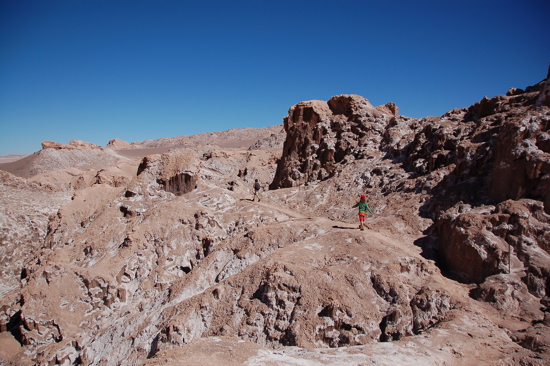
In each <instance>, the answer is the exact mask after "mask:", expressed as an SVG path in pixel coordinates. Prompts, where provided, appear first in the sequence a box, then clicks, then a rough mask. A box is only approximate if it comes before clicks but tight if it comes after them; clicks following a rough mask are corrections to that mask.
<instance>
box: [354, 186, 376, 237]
mask: <svg viewBox="0 0 550 366" xmlns="http://www.w3.org/2000/svg"><path fill="white" fill-rule="evenodd" d="M355 207H359V229H361V230H365V229H364V226H363V223H364V222H365V216H367V211H368V212H370V213H371V214H372V215H374V212H372V210H371V209H370V207H369V204H368V203H367V196H365V195H364V194H362V195H361V199H360V200H359V202H357V203H356V204H355V205H354V206H353V207H352V208H355Z"/></svg>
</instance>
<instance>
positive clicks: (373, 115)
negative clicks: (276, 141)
mask: <svg viewBox="0 0 550 366" xmlns="http://www.w3.org/2000/svg"><path fill="white" fill-rule="evenodd" d="M397 111H398V109H397V107H396V106H395V104H393V103H389V104H387V105H385V106H380V107H376V108H375V107H373V106H372V105H371V104H370V102H369V101H368V100H367V99H365V98H363V97H361V96H358V95H339V96H335V97H332V98H331V99H330V100H329V101H328V102H324V101H318V100H314V101H309V102H302V103H298V104H296V105H294V106H292V107H291V108H290V110H289V111H288V116H287V117H285V119H284V128H285V131H286V133H287V138H286V140H285V143H284V146H283V155H282V157H281V161H280V163H279V165H278V167H277V172H276V174H275V178H274V180H273V182H272V183H271V185H270V188H271V189H276V188H286V187H293V186H296V185H300V184H304V183H308V182H312V181H319V180H323V179H326V178H330V177H332V176H333V175H334V174H335V168H336V166H335V165H336V164H338V163H341V162H345V159H346V158H348V159H349V158H365V157H366V155H365V154H366V151H365V147H366V146H368V145H369V144H370V145H372V144H374V145H378V144H379V143H380V140H381V136H382V132H383V127H384V126H385V125H386V124H387V123H388V121H389V120H390V119H391V118H392V117H395V116H396V115H397Z"/></svg>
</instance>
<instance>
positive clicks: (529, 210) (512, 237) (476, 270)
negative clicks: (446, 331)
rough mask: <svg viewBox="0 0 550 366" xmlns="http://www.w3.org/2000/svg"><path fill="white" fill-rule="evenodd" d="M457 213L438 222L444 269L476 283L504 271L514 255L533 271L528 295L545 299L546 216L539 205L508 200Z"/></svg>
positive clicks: (549, 247) (549, 233)
mask: <svg viewBox="0 0 550 366" xmlns="http://www.w3.org/2000/svg"><path fill="white" fill-rule="evenodd" d="M461 211H462V212H456V210H454V209H450V210H449V211H448V212H446V213H445V214H444V215H442V216H441V217H440V219H439V221H438V228H439V231H438V232H439V242H440V249H441V251H442V254H443V256H444V258H445V262H446V264H447V266H448V267H449V268H450V269H451V270H453V271H455V272H457V273H460V274H462V275H463V276H465V280H467V281H472V282H476V283H481V282H483V281H484V280H485V279H486V278H487V277H489V276H491V275H495V274H499V273H508V272H509V267H510V265H511V264H510V259H511V253H510V251H511V250H513V251H515V253H517V257H518V259H520V260H521V261H522V262H523V263H524V265H526V266H527V267H528V268H530V267H532V268H530V269H529V271H530V272H531V271H532V272H533V273H532V274H531V276H533V275H534V276H536V279H533V278H532V279H530V280H528V282H531V283H533V285H532V286H531V287H532V292H533V293H534V294H536V296H537V297H540V298H542V297H544V296H546V294H547V290H546V283H547V281H548V280H549V278H548V270H545V269H544V268H547V266H548V265H550V262H548V263H545V262H546V261H547V260H548V259H549V258H550V257H548V254H549V253H550V216H549V215H548V214H546V213H545V212H544V210H543V205H542V204H541V203H540V202H538V201H534V200H526V199H522V200H519V201H512V200H508V201H505V202H502V203H500V204H498V205H497V206H496V207H491V206H487V207H486V209H485V210H476V209H471V208H470V207H467V208H464V207H462V209H461ZM533 245H534V246H535V248H536V250H533V249H534V248H533ZM540 249H542V250H543V252H542V256H541V255H540V253H539V252H538V251H539V250H540ZM535 283H536V284H537V285H535Z"/></svg>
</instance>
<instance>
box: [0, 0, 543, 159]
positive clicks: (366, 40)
mask: <svg viewBox="0 0 550 366" xmlns="http://www.w3.org/2000/svg"><path fill="white" fill-rule="evenodd" d="M549 16H550V3H549V2H548V1H547V0H540V1H539V0H521V1H520V0H516V1H510V0H501V1H492V0H488V1H483V0H477V1H469V0H461V1H458V0H457V1H455V0H439V1H428V0H426V1H424V0H416V1H412V0H407V1H394V0H386V1H378V2H374V1H365V0H363V1H351V0H338V1H336V0H335V1H324V0H294V1H287V0H255V1H245V0H231V1H229V0H224V1H213V0H212V1H210V0H204V1H202V0H201V1H198V0H197V1H173V0H158V1H150V0H149V1H148V0H132V1H130V0H106V1H102V0H95V1H90V0H71V1H59V0H40V1H30V0H9V1H7V0H0V155H7V154H28V153H32V152H35V151H38V150H40V148H41V146H40V143H41V142H42V141H43V140H52V141H56V142H61V143H67V142H69V141H70V140H72V139H79V140H84V141H88V142H93V143H95V144H98V145H101V146H105V145H106V144H107V142H108V141H109V140H111V139H113V138H120V139H122V140H125V141H128V142H133V141H143V140H148V139H156V138H160V137H174V136H180V135H191V134H196V133H202V132H212V131H222V130H226V129H229V128H242V127H264V126H272V125H276V124H281V123H282V120H283V117H284V116H285V115H286V114H287V111H288V109H289V107H291V106H292V105H293V104H296V103H298V102H301V101H304V100H311V99H321V100H328V99H329V98H330V97H332V96H334V95H338V94H359V95H362V96H364V97H365V98H367V99H369V100H370V101H371V103H372V104H374V105H380V104H385V103H387V102H394V103H396V104H397V106H398V107H399V108H400V113H401V114H403V115H406V116H410V117H424V116H428V115H432V116H438V115H441V114H443V113H445V112H446V111H448V110H450V109H452V108H460V107H467V106H469V105H471V104H473V103H474V102H476V101H477V100H479V99H481V98H483V96H485V95H486V96H489V97H491V96H494V95H497V94H504V93H506V91H507V90H508V89H509V88H510V87H519V88H525V87H526V86H528V85H533V84H535V83H537V82H539V81H541V80H542V79H544V78H545V77H546V73H547V70H548V65H549V62H550V27H549V25H548V17H549Z"/></svg>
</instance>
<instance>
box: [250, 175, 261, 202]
mask: <svg viewBox="0 0 550 366" xmlns="http://www.w3.org/2000/svg"><path fill="white" fill-rule="evenodd" d="M261 188H262V185H261V184H260V182H258V179H256V181H255V182H254V198H252V202H254V201H255V200H256V197H258V202H260V189H261Z"/></svg>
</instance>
